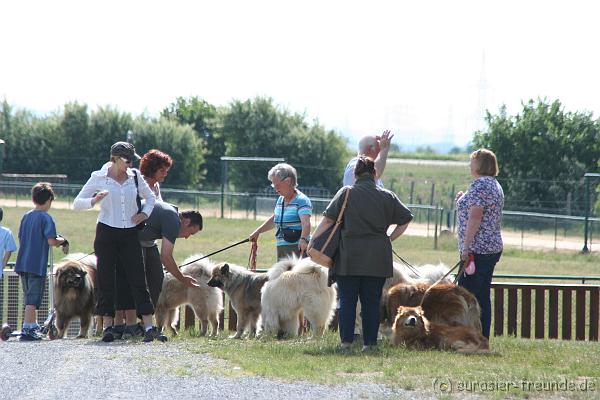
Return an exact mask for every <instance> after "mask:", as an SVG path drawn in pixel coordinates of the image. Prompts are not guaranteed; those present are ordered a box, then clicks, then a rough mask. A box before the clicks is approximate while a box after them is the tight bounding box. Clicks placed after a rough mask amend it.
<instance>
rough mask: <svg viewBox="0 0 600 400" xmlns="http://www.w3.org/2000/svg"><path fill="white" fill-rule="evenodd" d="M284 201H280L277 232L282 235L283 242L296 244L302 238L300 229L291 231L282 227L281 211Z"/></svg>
mask: <svg viewBox="0 0 600 400" xmlns="http://www.w3.org/2000/svg"><path fill="white" fill-rule="evenodd" d="M284 204H285V199H283V198H282V199H281V219H280V220H279V232H281V234H282V235H283V240H285V241H286V242H288V243H296V242H297V241H298V240H300V236H302V229H300V230H298V229H292V228H284V227H283V211H284V210H285V205H284Z"/></svg>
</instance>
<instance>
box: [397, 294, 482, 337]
mask: <svg viewBox="0 0 600 400" xmlns="http://www.w3.org/2000/svg"><path fill="white" fill-rule="evenodd" d="M428 289H429V291H428ZM426 293H427V294H426ZM400 306H407V307H416V306H421V307H422V308H423V312H424V316H425V317H426V318H427V319H428V320H430V321H431V322H434V323H437V324H446V325H464V326H470V327H472V328H473V329H475V330H476V331H478V332H481V319H480V314H481V311H480V308H479V303H478V302H477V299H476V298H475V296H473V295H472V294H471V293H470V292H469V291H468V290H466V289H465V288H463V287H461V286H457V285H454V284H437V285H435V286H431V284H428V283H418V284H414V285H406V284H398V285H396V286H394V287H392V288H391V289H390V290H388V304H387V310H388V313H389V314H388V316H387V319H388V321H394V320H395V318H396V312H397V310H398V307H400Z"/></svg>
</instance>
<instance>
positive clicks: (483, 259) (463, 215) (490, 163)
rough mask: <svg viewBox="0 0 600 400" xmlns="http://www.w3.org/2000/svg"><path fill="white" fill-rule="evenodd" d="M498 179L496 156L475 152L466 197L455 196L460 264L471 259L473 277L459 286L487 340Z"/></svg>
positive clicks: (497, 246) (496, 248)
mask: <svg viewBox="0 0 600 400" xmlns="http://www.w3.org/2000/svg"><path fill="white" fill-rule="evenodd" d="M497 175H498V161H497V159H496V155H495V154H494V153H493V152H492V151H491V150H487V149H479V150H477V151H474V152H473V153H471V176H473V178H474V179H473V182H471V185H470V186H469V188H468V190H467V191H466V192H465V193H463V192H458V193H457V194H456V211H457V226H458V248H459V251H460V258H461V260H462V261H463V262H467V261H468V259H469V256H470V255H473V256H474V258H475V273H474V274H472V275H467V274H464V273H461V275H460V277H459V279H458V284H459V285H460V286H463V287H465V288H466V289H468V290H469V291H470V292H471V293H473V294H474V295H475V297H476V298H477V301H479V305H480V306H481V326H482V328H483V332H482V333H483V335H484V336H485V337H487V338H489V337H490V325H491V322H492V305H491V301H490V288H491V285H492V275H493V273H494V267H495V266H496V263H497V262H498V260H500V255H501V254H502V249H503V245H502V235H501V231H500V223H501V220H502V208H503V207H504V192H503V191H502V187H501V186H500V184H499V183H498V181H497V180H496V178H495V177H496V176H497Z"/></svg>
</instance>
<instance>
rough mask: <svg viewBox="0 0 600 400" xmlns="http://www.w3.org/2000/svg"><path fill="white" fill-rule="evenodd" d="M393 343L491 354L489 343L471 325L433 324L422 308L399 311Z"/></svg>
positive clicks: (412, 347) (409, 346) (417, 347)
mask: <svg viewBox="0 0 600 400" xmlns="http://www.w3.org/2000/svg"><path fill="white" fill-rule="evenodd" d="M392 330H393V343H394V345H396V346H400V345H405V346H406V347H407V348H409V349H422V348H435V349H439V350H452V351H456V352H459V353H488V352H489V351H490V346H489V342H488V340H487V339H486V338H485V337H484V336H483V335H482V334H481V332H480V331H477V330H475V329H473V328H472V327H469V326H450V325H445V324H436V323H432V322H430V321H429V320H428V319H427V318H426V317H425V315H424V311H423V309H422V308H421V307H404V306H400V307H399V308H398V313H397V315H396V319H395V321H394V326H393V328H392Z"/></svg>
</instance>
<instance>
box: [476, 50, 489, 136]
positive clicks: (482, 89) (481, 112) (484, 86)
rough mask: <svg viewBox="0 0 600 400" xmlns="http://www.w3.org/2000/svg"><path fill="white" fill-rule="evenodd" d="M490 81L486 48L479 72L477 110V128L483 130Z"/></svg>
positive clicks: (482, 55)
mask: <svg viewBox="0 0 600 400" xmlns="http://www.w3.org/2000/svg"><path fill="white" fill-rule="evenodd" d="M487 90H488V83H487V80H486V78H485V50H484V51H483V52H482V54H481V73H480V74H479V84H478V99H477V111H476V112H475V129H476V130H483V129H484V128H485V110H486V107H487V103H486V100H487V99H486V95H487Z"/></svg>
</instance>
